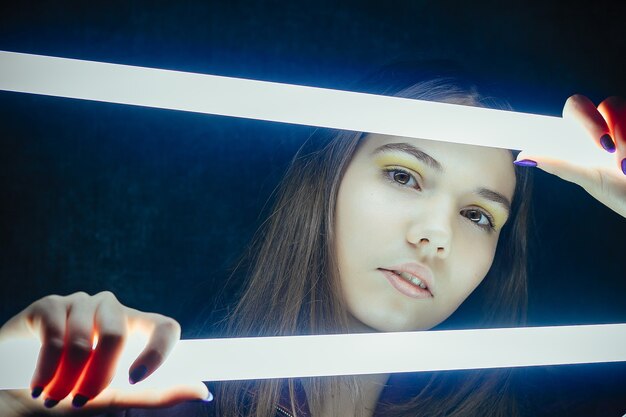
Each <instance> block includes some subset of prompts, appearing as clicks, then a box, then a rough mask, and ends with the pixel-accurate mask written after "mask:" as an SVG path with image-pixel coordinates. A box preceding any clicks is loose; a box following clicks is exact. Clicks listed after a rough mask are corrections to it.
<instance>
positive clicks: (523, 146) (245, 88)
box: [0, 51, 614, 166]
mask: <svg viewBox="0 0 626 417" xmlns="http://www.w3.org/2000/svg"><path fill="white" fill-rule="evenodd" d="M0 90H6V91H14V92H22V93H32V94H43V95H48V96H58V97H69V98H77V99H84V100H95V101H103V102H109V103H120V104H131V105H138V106H147V107H156V108H162V109H172V110H183V111H190V112H198V113H208V114H217V115H225V116H235V117H243V118H250V119H259V120H268V121H275V122H284V123H293V124H301V125H310V126H319V127H329V128H337V129H345V130H354V131H360V132H370V133H380V134H386V135H393V136H404V137H413V138H422V139H432V140H438V141H445V142H456V143H465V144H470V145H481V146H490V147H497V148H507V149H517V150H525V151H527V152H531V153H537V154H541V155H547V156H554V157H557V156H565V157H567V158H568V159H570V160H576V161H577V162H579V163H585V164H586V165H605V166H612V164H614V162H612V159H611V156H610V155H608V154H607V152H604V151H602V150H600V149H599V147H598V146H595V145H594V144H593V143H592V141H591V140H590V139H589V138H588V137H586V136H585V134H584V133H583V132H582V130H581V129H580V128H578V127H577V126H573V125H572V124H571V123H569V122H568V121H566V120H564V119H562V118H560V117H550V116H542V115H536V114H528V113H517V112H511V111H503V110H492V109H484V108H478V107H470V106H461V105H454V104H444V103H434V102H428V101H420V100H410V99H404V98H398V97H388V96H379V95H373V94H363V93H355V92H350V91H339V90H331V89H324V88H314V87H305V86H298V85H290V84H280V83H274V82H264V81H257V80H246V79H238V78H229V77H221V76H215V75H204V74H194V73H186V72H179V71H169V70H162V69H154V68H143V67H133V66H128V65H118V64H109V63H102V62H93V61H82V60H76V59H67V58H57V57H47V56H40V55H31V54H22V53H15V52H4V51H0Z"/></svg>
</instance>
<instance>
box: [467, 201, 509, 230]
mask: <svg viewBox="0 0 626 417" xmlns="http://www.w3.org/2000/svg"><path fill="white" fill-rule="evenodd" d="M472 205H474V206H476V207H481V208H483V209H484V210H486V211H488V212H489V214H491V216H492V217H493V222H494V227H495V228H496V229H500V228H501V227H502V226H504V223H505V222H506V220H507V215H506V211H505V210H503V209H502V208H501V207H500V205H499V204H491V203H489V202H481V203H480V204H472Z"/></svg>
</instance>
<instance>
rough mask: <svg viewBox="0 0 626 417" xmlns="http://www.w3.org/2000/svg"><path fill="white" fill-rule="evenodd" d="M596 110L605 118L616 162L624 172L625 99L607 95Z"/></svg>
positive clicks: (625, 145)
mask: <svg viewBox="0 0 626 417" xmlns="http://www.w3.org/2000/svg"><path fill="white" fill-rule="evenodd" d="M598 111H599V112H600V113H601V114H602V116H603V117H604V119H606V121H607V123H608V125H609V129H610V130H611V135H612V136H613V139H614V140H615V146H616V148H617V158H616V159H617V164H618V167H619V168H620V169H621V171H622V173H624V174H626V100H625V99H624V98H621V97H609V98H607V99H606V100H604V101H603V102H602V103H600V105H599V106H598Z"/></svg>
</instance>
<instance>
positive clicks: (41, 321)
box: [26, 295, 67, 398]
mask: <svg viewBox="0 0 626 417" xmlns="http://www.w3.org/2000/svg"><path fill="white" fill-rule="evenodd" d="M61 298H62V297H59V296H56V295H54V296H48V297H45V298H42V299H41V300H39V301H37V302H35V303H33V304H32V305H31V307H30V310H29V311H28V313H27V315H26V319H27V320H28V321H29V322H30V323H31V326H32V328H33V330H34V331H35V332H36V333H39V335H40V338H41V348H40V349H39V356H38V358H37V365H36V367H35V372H34V373H33V378H32V379H31V383H30V387H31V389H32V396H33V397H34V398H37V397H39V395H41V393H42V391H43V390H44V388H45V387H46V386H47V385H48V384H49V383H50V382H51V381H52V379H53V378H54V375H55V373H56V371H57V369H58V367H59V364H60V362H61V356H62V354H63V346H64V343H65V328H66V319H67V310H66V306H65V304H64V303H63V302H62V300H61Z"/></svg>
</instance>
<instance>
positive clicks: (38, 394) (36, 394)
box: [30, 387, 43, 398]
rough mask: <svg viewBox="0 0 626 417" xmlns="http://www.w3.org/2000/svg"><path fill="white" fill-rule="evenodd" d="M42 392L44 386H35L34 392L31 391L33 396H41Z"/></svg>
mask: <svg viewBox="0 0 626 417" xmlns="http://www.w3.org/2000/svg"><path fill="white" fill-rule="evenodd" d="M42 392H43V388H42V387H35V388H33V392H31V393H30V395H31V396H32V397H33V398H39V396H40V395H41V393H42Z"/></svg>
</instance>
